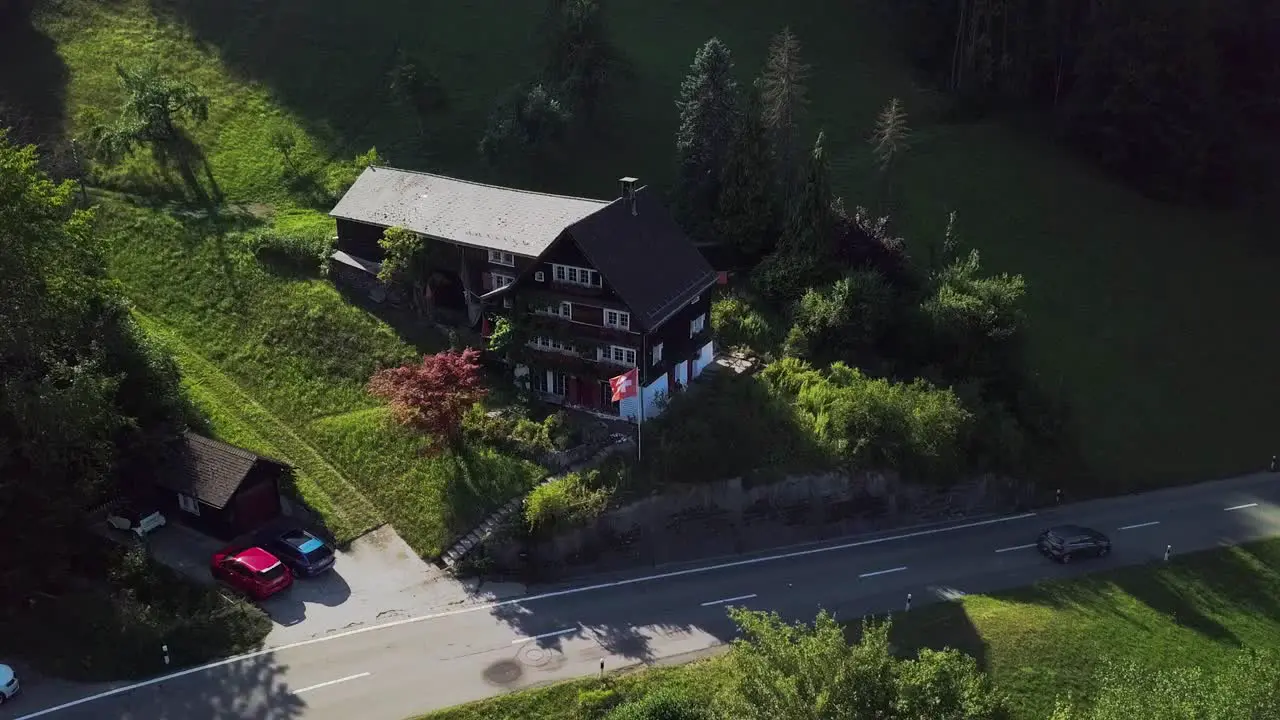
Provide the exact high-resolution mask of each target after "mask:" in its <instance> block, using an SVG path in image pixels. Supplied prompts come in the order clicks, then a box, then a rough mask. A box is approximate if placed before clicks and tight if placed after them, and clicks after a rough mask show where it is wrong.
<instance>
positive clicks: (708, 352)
mask: <svg viewBox="0 0 1280 720" xmlns="http://www.w3.org/2000/svg"><path fill="white" fill-rule="evenodd" d="M715 359H716V347H715V342H714V341H708V342H707V344H706V345H703V346H702V349H701V350H699V351H698V357H697V359H695V360H694V361H693V376H694V377H698V376H699V375H701V374H702V371H703V370H704V369H706V367H707V366H708V365H710V364H711V362H712V361H713V360H715Z"/></svg>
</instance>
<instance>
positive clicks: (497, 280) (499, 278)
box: [489, 272, 516, 290]
mask: <svg viewBox="0 0 1280 720" xmlns="http://www.w3.org/2000/svg"><path fill="white" fill-rule="evenodd" d="M489 275H490V277H491V278H492V280H493V289H494V290H497V289H499V288H504V287H506V286H508V285H510V284H511V283H513V282H515V281H516V279H515V276H513V275H507V274H505V273H499V272H495V273H489ZM504 281H505V282H504Z"/></svg>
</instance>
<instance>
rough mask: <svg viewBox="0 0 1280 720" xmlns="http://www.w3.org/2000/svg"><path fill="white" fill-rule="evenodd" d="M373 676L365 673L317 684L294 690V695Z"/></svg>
mask: <svg viewBox="0 0 1280 720" xmlns="http://www.w3.org/2000/svg"><path fill="white" fill-rule="evenodd" d="M371 674H372V673H367V672H363V673H359V674H357V675H348V676H346V677H344V678H338V679H337V680H330V681H329V682H322V683H319V684H316V685H309V686H307V687H304V688H300V689H298V690H294V691H293V694H294V695H299V694H301V693H304V692H311V691H312V690H319V689H320V688H322V687H329V686H330V685H337V684H338V683H344V682H346V681H348V680H359V679H360V678H362V677H369V675H371Z"/></svg>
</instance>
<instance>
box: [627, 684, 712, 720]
mask: <svg viewBox="0 0 1280 720" xmlns="http://www.w3.org/2000/svg"><path fill="white" fill-rule="evenodd" d="M606 717H607V720H711V719H712V717H713V715H712V713H711V709H710V708H709V707H707V706H706V704H704V703H703V702H701V701H699V700H698V699H696V698H694V697H692V695H691V694H690V693H688V692H686V691H684V690H682V689H680V688H677V687H659V688H658V689H657V690H654V691H652V692H650V693H649V694H647V695H645V696H644V697H643V698H640V699H639V700H633V701H632V702H629V703H627V704H625V705H619V706H618V707H617V708H615V709H614V710H613V712H611V713H609V714H608V715H607V716H606Z"/></svg>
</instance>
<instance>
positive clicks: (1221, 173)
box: [896, 0, 1280, 202]
mask: <svg viewBox="0 0 1280 720" xmlns="http://www.w3.org/2000/svg"><path fill="white" fill-rule="evenodd" d="M896 7H897V11H898V19H899V21H900V24H901V31H902V33H901V34H902V36H903V38H904V39H905V44H906V46H907V48H908V51H909V52H910V53H911V56H912V59H913V60H914V61H915V63H916V64H917V65H918V67H919V68H921V69H922V70H923V71H924V72H925V73H927V74H928V76H929V77H930V78H931V79H932V80H933V81H934V82H936V84H937V85H939V86H941V87H942V88H945V89H946V90H947V91H949V92H950V94H951V96H952V98H953V99H954V101H955V102H954V109H955V110H956V111H957V112H960V113H964V114H974V113H983V112H987V111H991V110H995V109H1002V110H1015V111H1023V110H1034V111H1039V112H1043V113H1046V114H1047V115H1048V116H1049V117H1050V118H1051V120H1052V122H1051V124H1050V125H1051V127H1052V128H1053V131H1054V132H1055V133H1056V134H1057V135H1058V136H1059V137H1061V138H1063V139H1064V140H1066V141H1068V142H1070V143H1071V144H1073V145H1075V146H1077V147H1079V148H1080V149H1081V150H1083V151H1084V152H1085V153H1087V154H1088V155H1090V156H1092V157H1094V158H1095V159H1096V160H1097V161H1098V162H1100V163H1101V164H1102V165H1103V166H1105V167H1106V168H1108V169H1110V170H1112V171H1114V172H1116V173H1118V174H1119V175H1121V176H1123V177H1124V178H1126V179H1127V180H1129V181H1130V182H1131V183H1133V184H1135V185H1137V186H1138V187H1140V188H1141V189H1143V190H1144V191H1145V192H1147V193H1149V194H1151V195H1154V196H1157V197H1161V198H1166V199H1177V200H1197V201H1210V202H1215V201H1222V200H1225V199H1228V198H1229V197H1231V196H1232V195H1234V194H1236V193H1239V192H1241V191H1252V192H1260V191H1265V190H1267V189H1268V188H1270V186H1271V182H1272V181H1273V180H1274V177H1273V173H1272V172H1271V167H1272V166H1273V165H1274V163H1273V162H1272V161H1273V160H1274V158H1275V157H1276V156H1275V149H1276V139H1277V138H1276V130H1277V128H1280V3H1277V2H1276V0H1223V1H1221V2H1219V1H1212V2H1211V1H1210V0H1192V1H1190V2H1164V1H1163V0H1079V1H1074V2H1073V1H1070V0H1048V1H1047V2H1036V1H1033V0H959V1H958V2H956V1H955V0H901V2H898V3H896Z"/></svg>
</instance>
